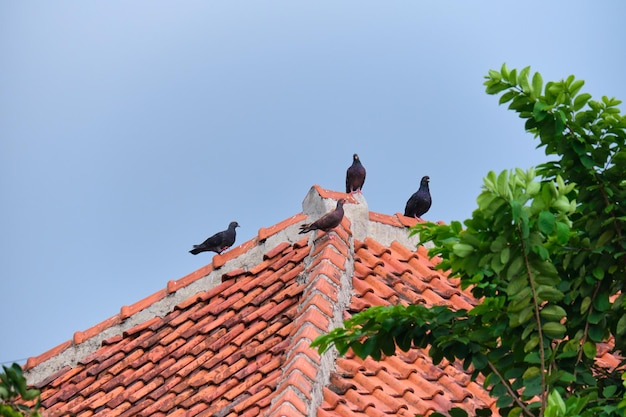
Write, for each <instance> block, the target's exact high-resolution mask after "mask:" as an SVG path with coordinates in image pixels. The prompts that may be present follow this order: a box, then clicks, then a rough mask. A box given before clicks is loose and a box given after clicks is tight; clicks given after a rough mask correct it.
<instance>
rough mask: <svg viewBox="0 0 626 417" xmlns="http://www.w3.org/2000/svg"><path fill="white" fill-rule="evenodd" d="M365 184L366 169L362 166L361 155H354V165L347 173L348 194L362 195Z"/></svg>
mask: <svg viewBox="0 0 626 417" xmlns="http://www.w3.org/2000/svg"><path fill="white" fill-rule="evenodd" d="M364 182H365V167H364V166H363V164H361V160H360V159H359V155H357V154H354V155H352V165H350V167H349V168H348V171H346V193H350V194H352V193H354V192H355V191H356V192H358V193H360V192H361V188H363V183H364Z"/></svg>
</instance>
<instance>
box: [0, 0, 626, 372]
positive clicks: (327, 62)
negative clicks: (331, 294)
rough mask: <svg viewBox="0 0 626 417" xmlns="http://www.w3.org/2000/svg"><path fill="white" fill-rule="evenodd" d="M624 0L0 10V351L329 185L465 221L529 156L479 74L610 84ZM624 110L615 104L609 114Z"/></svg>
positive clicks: (61, 324)
mask: <svg viewBox="0 0 626 417" xmlns="http://www.w3.org/2000/svg"><path fill="white" fill-rule="evenodd" d="M624 18H626V3H625V2H623V1H621V0H612V1H611V0H609V1H603V2H590V1H569V0H568V1H565V0H563V1H527V2H504V1H480V2H469V1H466V0H459V1H418V0H414V1H395V2H380V1H376V2H372V1H361V0H359V1H315V2H312V1H309V2H304V1H299V2H294V1H255V2H234V1H229V2H216V1H206V0H202V1H185V2H169V1H153V0H150V1H132V2H122V1H106V2H105V1H90V2H80V1H54V2H46V1H40V2H36V1H33V2H21V1H4V2H2V3H0V57H1V58H0V62H1V65H0V193H1V195H2V200H1V201H2V208H1V210H2V216H0V231H1V233H0V318H1V320H2V324H1V325H0V331H1V333H2V337H0V362H7V361H13V360H20V361H22V360H24V358H27V357H29V356H34V355H38V354H41V353H43V352H45V351H47V350H48V349H50V348H52V347H54V346H56V345H58V344H59V343H61V342H64V341H66V340H68V339H70V338H71V337H72V335H73V333H74V332H75V331H77V330H85V329H87V328H89V327H91V326H93V325H95V324H97V323H99V322H101V321H102V320H104V319H107V318H109V317H111V316H112V315H114V314H116V313H117V312H119V309H120V307H121V306H123V305H128V304H132V303H134V302H136V301H138V300H140V299H142V298H144V297H146V296H148V295H150V294H152V293H154V292H155V291H158V290H160V289H162V288H164V287H165V286H166V284H167V281H168V280H171V279H178V278H181V277H182V276H184V275H186V274H188V273H190V272H192V271H194V270H196V269H198V268H199V267H201V266H203V265H205V264H207V263H209V262H210V261H211V257H212V254H207V253H204V254H200V255H198V256H193V255H191V254H189V253H188V250H189V249H191V246H192V244H195V243H200V242H202V241H203V240H204V239H205V238H206V237H208V236H210V235H211V234H213V233H215V232H217V231H219V230H223V229H225V228H226V226H227V225H228V223H229V222H230V221H231V220H236V221H238V222H239V224H240V225H241V227H240V228H239V229H238V237H237V243H236V244H240V243H242V242H245V241H246V240H249V239H251V238H252V237H254V236H255V235H256V233H257V232H258V229H259V228H260V227H267V226H271V225H273V224H275V223H277V222H279V221H281V220H284V219H285V218H287V217H290V216H292V215H294V214H296V213H298V212H300V211H301V209H302V206H301V203H302V200H303V199H304V197H305V195H306V194H307V192H308V190H309V188H310V187H311V186H312V185H313V184H319V185H321V186H322V187H325V188H329V189H334V190H342V189H343V187H344V181H345V171H346V169H347V167H348V166H349V165H350V163H351V158H352V154H353V153H354V152H357V153H358V154H359V155H360V156H361V160H362V161H363V164H364V165H365V167H366V169H367V180H366V182H365V186H364V189H363V192H364V195H365V197H366V199H367V201H368V204H369V208H370V210H372V211H376V212H380V213H386V214H393V213H396V212H400V211H403V209H404V205H405V203H406V200H407V199H408V197H409V196H410V195H411V194H412V193H413V192H415V191H416V190H417V188H418V186H419V180H420V178H421V177H422V176H423V175H429V176H430V178H431V183H430V185H431V192H432V196H433V205H432V208H431V210H430V211H429V212H428V213H427V214H426V215H425V216H424V218H425V219H428V220H435V221H436V220H443V221H446V222H449V221H451V220H464V219H466V218H467V217H469V216H470V214H471V212H472V211H473V209H474V208H475V205H476V204H475V199H476V197H477V195H478V194H479V192H480V187H481V184H482V178H483V177H484V176H485V175H486V173H487V172H488V171H489V170H495V171H500V170H503V169H510V168H515V167H521V168H528V167H530V166H533V165H536V164H538V163H540V162H542V161H544V160H545V157H544V155H543V152H542V150H538V149H535V146H536V144H537V143H536V142H535V141H534V140H533V138H532V136H531V135H529V134H526V133H525V132H524V128H523V121H522V120H520V119H519V118H517V116H516V115H515V114H514V113H513V112H511V111H508V110H506V108H505V107H503V106H498V98H497V97H494V96H487V95H486V94H485V93H484V87H483V85H482V83H483V77H484V75H485V74H486V73H487V71H488V70H489V69H497V68H500V66H501V65H502V63H503V62H506V63H507V65H508V66H509V68H521V67H524V66H526V65H531V67H532V69H533V70H534V71H535V70H536V71H539V72H541V74H542V75H543V79H544V81H548V80H559V79H561V78H564V77H567V76H568V75H569V74H574V75H575V76H576V77H577V78H582V79H584V80H585V81H586V85H585V87H584V88H583V91H587V92H589V93H591V94H592V95H593V96H594V98H596V99H599V98H600V97H601V96H602V95H608V96H615V97H617V98H620V99H626V86H625V83H624V68H625V67H626V65H625V64H626V62H625V60H626V51H625V46H624V45H625V44H624V40H626V25H624ZM622 108H623V107H622Z"/></svg>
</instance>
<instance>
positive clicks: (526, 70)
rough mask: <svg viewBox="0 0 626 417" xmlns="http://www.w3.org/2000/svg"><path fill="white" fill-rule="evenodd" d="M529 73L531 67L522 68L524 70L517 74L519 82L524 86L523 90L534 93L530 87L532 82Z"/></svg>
mask: <svg viewBox="0 0 626 417" xmlns="http://www.w3.org/2000/svg"><path fill="white" fill-rule="evenodd" d="M529 73H530V67H524V68H522V70H521V71H520V72H519V75H518V76H517V83H518V84H519V86H520V87H521V88H522V91H523V92H525V93H526V94H530V95H532V94H533V92H532V90H531V88H530V83H529V82H528V74H529Z"/></svg>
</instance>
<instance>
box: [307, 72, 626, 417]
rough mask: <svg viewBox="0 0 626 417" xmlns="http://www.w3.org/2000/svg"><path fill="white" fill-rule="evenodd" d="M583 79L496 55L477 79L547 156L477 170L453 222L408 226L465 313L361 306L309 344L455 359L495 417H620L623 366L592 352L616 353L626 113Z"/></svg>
mask: <svg viewBox="0 0 626 417" xmlns="http://www.w3.org/2000/svg"><path fill="white" fill-rule="evenodd" d="M583 84H584V82H583V81H582V80H576V79H575V78H574V77H573V76H569V77H568V78H567V79H565V80H562V81H559V82H548V83H547V84H546V85H545V87H544V86H543V80H542V77H541V75H540V74H539V73H535V74H533V75H532V76H531V74H530V67H526V68H524V69H522V70H520V71H517V70H515V69H513V70H509V69H508V68H507V67H506V65H503V66H502V68H501V69H500V71H495V70H491V71H489V75H488V76H487V77H486V81H485V86H486V92H487V93H488V94H500V104H505V103H508V107H509V109H511V110H513V111H515V112H517V113H518V115H519V117H520V118H522V119H524V120H525V128H526V130H527V131H528V132H530V133H532V134H533V135H534V137H535V138H538V139H539V142H540V143H539V147H543V148H544V149H545V152H546V155H548V156H550V157H553V158H554V159H553V160H552V161H550V162H547V163H545V164H542V165H540V166H538V167H537V169H536V170H535V169H532V168H531V169H528V170H526V171H524V170H521V169H516V170H513V171H504V172H501V173H500V174H496V173H494V172H489V173H488V175H487V176H486V178H485V179H484V186H483V191H482V193H481V194H480V195H479V196H478V198H477V204H478V208H477V209H476V210H475V211H474V212H473V213H472V218H470V219H468V220H466V221H465V222H464V224H463V225H462V224H461V223H460V222H456V221H454V222H451V223H450V224H449V225H439V224H433V223H426V224H417V225H416V226H415V227H414V229H413V230H412V233H413V234H415V233H419V235H420V242H421V243H424V242H428V241H432V242H433V243H434V247H433V248H432V249H431V250H430V251H429V255H430V256H440V257H441V259H442V262H440V263H439V264H438V268H440V269H442V270H449V271H450V274H451V275H452V276H457V277H459V278H460V280H461V285H462V287H463V288H467V289H469V290H470V291H471V292H472V293H473V295H474V296H475V297H476V299H478V300H480V302H479V303H478V304H477V305H476V306H475V307H474V308H473V309H471V310H470V311H465V310H458V311H453V310H450V309H449V308H447V307H442V306H436V307H430V308H426V307H424V306H421V305H409V306H407V307H404V306H391V307H373V308H370V309H368V310H366V311H363V312H361V313H359V314H356V315H354V316H353V317H352V318H350V319H349V320H347V321H346V322H345V323H344V325H345V327H344V328H337V329H334V330H333V331H332V332H330V333H329V334H327V335H323V336H320V337H319V338H317V339H316V340H315V341H314V343H313V345H314V346H317V347H318V349H319V350H320V351H323V350H326V349H328V348H329V347H330V346H331V345H333V344H334V345H335V346H336V347H337V349H338V351H339V353H340V354H344V353H345V352H346V351H347V350H348V349H352V350H353V351H354V352H355V354H356V355H358V356H360V357H362V358H365V357H367V356H371V357H372V358H374V359H380V358H381V356H382V355H383V354H385V355H393V354H394V353H395V349H396V346H397V347H399V348H400V349H402V350H404V351H407V350H408V349H411V348H428V349H429V350H428V352H429V355H430V356H431V357H432V359H433V362H434V363H439V362H440V361H441V360H442V359H443V358H447V359H449V360H455V359H459V360H461V361H462V362H463V365H464V366H465V368H466V369H470V370H471V371H472V377H473V378H476V377H477V376H479V375H483V376H484V377H485V383H484V385H485V387H486V388H487V389H488V390H489V391H490V394H491V395H492V396H493V397H495V398H497V401H496V406H497V407H498V409H499V411H500V414H501V415H503V416H511V417H513V416H519V415H524V416H547V417H559V416H585V417H586V416H625V415H626V387H625V383H624V369H625V367H624V366H625V363H624V362H622V363H621V364H620V366H618V367H617V369H614V370H611V369H606V368H602V367H601V366H599V365H598V364H597V363H596V361H595V358H596V350H597V346H598V344H600V343H605V344H608V345H611V346H613V351H614V352H615V351H621V352H625V351H626V350H625V349H624V348H625V345H626V314H625V313H626V311H625V309H626V299H625V297H624V294H623V291H624V288H623V287H624V284H625V283H626V241H625V239H624V236H623V233H624V227H625V225H626V206H625V204H626V148H625V146H624V145H625V141H626V117H624V116H621V115H620V110H619V109H618V107H617V106H618V105H619V104H620V101H618V100H615V99H609V98H607V97H602V99H601V101H593V100H591V96H590V95H589V94H587V93H580V90H581V88H582V87H583ZM458 412H459V411H458V410H456V411H453V410H450V415H454V413H458Z"/></svg>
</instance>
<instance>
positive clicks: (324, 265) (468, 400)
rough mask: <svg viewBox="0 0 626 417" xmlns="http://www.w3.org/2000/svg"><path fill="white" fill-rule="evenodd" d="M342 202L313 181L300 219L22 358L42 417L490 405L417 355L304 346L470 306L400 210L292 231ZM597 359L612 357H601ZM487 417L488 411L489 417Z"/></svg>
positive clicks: (456, 376) (351, 209)
mask: <svg viewBox="0 0 626 417" xmlns="http://www.w3.org/2000/svg"><path fill="white" fill-rule="evenodd" d="M342 197H343V198H345V197H346V194H343V193H339V192H335V191H329V190H324V189H322V188H321V187H319V186H314V187H313V188H312V189H311V191H310V192H309V194H308V195H307V197H306V198H305V201H304V203H303V207H304V213H300V214H297V215H295V216H293V217H291V218H289V219H287V220H285V221H283V222H281V223H279V224H277V225H275V226H271V227H268V228H261V229H260V230H259V233H258V235H257V237H255V238H254V239H252V240H250V241H248V242H245V243H243V244H241V245H240V246H238V247H236V248H233V249H232V250H230V251H228V252H226V253H224V254H222V255H215V256H214V257H213V258H212V261H211V263H210V264H209V265H207V266H205V267H203V268H201V269H199V270H197V271H195V272H193V273H191V274H189V275H187V276H185V277H183V278H181V279H179V280H175V281H170V282H168V283H167V285H166V288H165V289H163V290H161V291H159V292H157V293H155V294H153V295H151V296H149V297H147V298H145V299H143V300H141V301H139V302H137V303H135V304H133V305H131V306H124V307H122V308H121V310H120V313H119V314H117V315H116V316H114V317H112V318H110V319H108V320H105V321H103V322H102V323H100V324H97V325H95V326H93V327H92V328H90V329H87V330H85V331H83V332H76V333H75V334H74V336H73V338H72V340H69V341H67V342H65V343H62V344H61V345H59V346H57V347H56V348H54V349H52V350H50V351H48V352H46V353H43V354H42V355H40V356H37V357H35V358H30V359H29V360H28V362H27V364H26V368H27V370H28V371H27V373H26V375H27V377H28V379H29V382H31V383H33V384H34V385H35V386H37V387H39V388H40V389H41V390H42V396H41V398H42V405H43V407H44V409H45V410H46V412H47V413H48V415H50V416H54V415H61V414H62V413H71V414H72V415H76V416H92V415H102V416H104V415H106V416H162V415H172V416H177V415H181V416H182V415H185V416H216V417H227V416H228V417H234V416H257V415H264V416H289V417H291V416H313V415H317V416H389V415H394V416H414V415H415V414H417V413H423V414H429V413H431V412H433V411H440V412H443V411H445V410H447V409H449V408H450V407H451V406H460V407H463V408H464V409H466V410H468V411H469V410H473V409H474V408H476V407H485V406H489V407H492V408H493V406H494V403H495V400H493V399H492V398H490V397H489V396H488V394H487V393H486V392H485V391H484V390H483V389H482V386H481V385H480V383H477V382H471V381H470V378H469V376H468V375H467V374H466V373H465V372H464V371H463V370H462V368H461V367H460V366H459V365H458V364H454V363H447V362H445V363H443V364H440V365H439V366H434V365H433V364H432V362H431V361H430V360H429V358H428V356H427V354H426V352H424V351H422V350H417V349H416V350H412V351H410V352H408V353H403V352H400V351H398V355H397V356H393V357H386V358H383V359H382V360H381V361H379V362H376V361H373V360H371V359H366V360H361V359H359V358H358V357H355V356H354V355H352V354H349V355H347V356H346V357H341V358H336V354H335V353H333V352H332V351H329V352H326V353H325V354H324V355H322V356H320V355H319V354H318V353H317V351H316V350H314V349H312V348H311V347H310V346H309V344H310V342H311V341H312V340H313V339H314V338H315V337H317V336H318V335H319V334H322V333H325V332H327V331H329V330H330V329H332V328H334V327H336V326H338V325H340V324H341V322H342V320H343V319H345V318H346V317H348V316H349V315H351V314H354V313H356V312H358V311H361V310H363V309H364V308H367V307H370V306H374V305H394V304H398V303H400V304H409V303H422V304H425V305H437V304H445V305H449V306H451V307H453V308H470V307H471V306H472V305H473V303H474V301H473V299H472V297H471V296H470V295H469V293H467V292H464V291H461V290H460V289H459V283H458V281H457V280H454V279H448V278H447V276H446V275H445V274H442V273H441V272H439V271H436V270H435V269H434V266H435V263H436V262H437V261H436V260H434V261H433V260H429V259H428V257H427V256H426V249H425V248H423V247H419V248H417V249H414V248H415V245H416V239H415V238H409V237H408V233H407V229H406V226H410V225H412V224H414V223H415V222H416V220H415V219H411V218H407V217H404V216H402V215H401V214H399V213H397V214H395V215H393V216H388V215H383V214H378V213H373V212H369V210H368V208H367V202H366V201H365V199H364V198H363V196H361V195H355V196H351V197H349V199H348V203H347V204H346V206H345V210H346V217H344V220H343V221H342V223H341V225H340V226H339V227H338V228H337V229H335V230H334V231H332V232H330V233H329V234H330V235H332V236H333V237H334V238H333V239H331V238H329V237H330V236H327V235H326V234H324V233H319V234H316V233H310V234H308V235H299V234H298V226H299V225H300V224H302V223H304V222H305V221H306V219H307V218H308V217H309V216H311V217H312V218H317V217H319V216H320V215H321V214H322V213H325V212H327V211H328V210H330V209H331V208H334V206H335V201H334V200H336V199H338V198H342ZM606 360H607V361H608V360H610V358H607V359H606ZM496 415H497V414H496Z"/></svg>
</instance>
